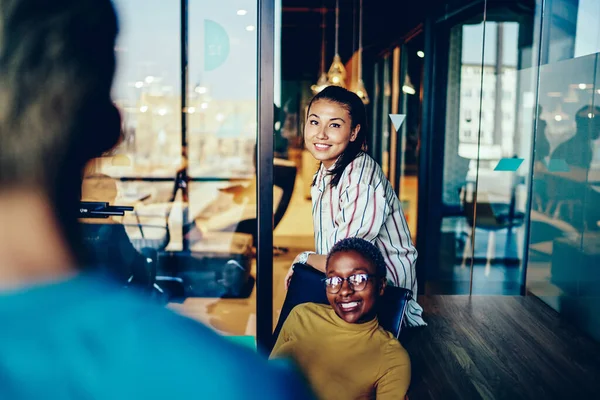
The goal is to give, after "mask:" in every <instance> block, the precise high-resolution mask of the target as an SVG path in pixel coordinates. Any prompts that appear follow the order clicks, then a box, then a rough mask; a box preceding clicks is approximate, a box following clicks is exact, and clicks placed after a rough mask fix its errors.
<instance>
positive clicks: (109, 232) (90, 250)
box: [80, 223, 157, 293]
mask: <svg viewBox="0 0 600 400" xmlns="http://www.w3.org/2000/svg"><path fill="white" fill-rule="evenodd" d="M80 227H81V232H82V238H83V244H84V247H85V249H86V252H87V256H88V257H89V262H90V263H91V264H93V265H95V266H96V267H97V268H100V269H102V270H103V272H105V273H108V274H109V275H110V276H112V277H113V278H115V279H116V280H117V281H118V282H120V283H122V284H123V285H124V286H125V287H132V288H135V289H137V290H140V291H142V292H146V293H151V292H152V288H153V285H154V282H155V279H156V261H157V255H156V252H154V251H153V250H152V249H149V248H140V249H136V248H135V246H134V245H133V244H132V242H131V241H130V240H129V237H128V235H127V233H126V231H125V227H124V226H123V225H122V224H118V223H82V224H80Z"/></svg>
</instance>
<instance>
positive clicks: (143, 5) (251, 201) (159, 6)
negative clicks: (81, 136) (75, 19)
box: [83, 0, 274, 342]
mask: <svg viewBox="0 0 600 400" xmlns="http://www.w3.org/2000/svg"><path fill="white" fill-rule="evenodd" d="M115 3H116V7H117V9H118V12H119V15H120V21H121V35H120V38H119V42H118V47H117V57H118V59H117V62H118V72H117V77H116V83H115V86H114V98H115V101H116V103H117V104H118V106H119V108H120V110H121V112H122V115H123V121H124V123H123V128H124V140H123V142H122V143H121V144H120V145H119V147H118V148H117V149H115V150H114V151H113V152H112V154H109V155H107V156H105V157H102V158H100V159H97V160H95V161H94V162H93V163H91V164H90V166H89V168H88V173H87V179H86V180H85V183H84V190H83V200H88V201H101V202H109V203H110V204H118V205H123V206H131V207H133V211H130V212H129V211H128V212H126V213H125V215H124V216H122V217H117V218H110V219H108V220H106V219H102V220H99V219H85V220H84V221H83V222H85V225H84V227H86V229H88V236H89V237H88V241H87V243H88V245H89V246H90V248H91V249H92V253H93V254H95V257H96V259H98V261H103V258H107V257H109V258H110V259H111V260H110V261H112V263H114V264H115V265H117V264H119V265H121V264H127V267H126V268H125V269H124V270H122V271H119V270H117V272H118V273H120V274H121V275H123V276H122V277H121V279H125V280H126V281H127V280H131V281H132V282H133V281H137V280H139V279H141V278H137V277H136V278H135V279H133V278H131V277H130V276H129V275H130V270H131V271H137V272H136V273H137V274H138V275H143V274H145V275H144V276H143V277H142V278H144V279H145V282H146V281H148V280H152V283H151V284H150V287H147V288H146V289H147V290H148V292H149V299H158V301H160V302H163V303H164V304H166V305H168V306H169V307H171V308H172V309H174V310H176V311H177V312H180V313H182V314H184V315H187V316H189V317H191V318H194V319H197V320H199V321H201V322H203V323H205V324H206V325H208V326H210V327H211V328H213V329H214V330H216V331H217V332H219V333H221V334H223V335H227V336H235V337H248V338H249V339H250V340H249V342H253V341H254V337H255V335H256V333H257V326H258V325H257V285H256V283H257V278H258V275H261V276H270V275H271V269H272V259H271V261H270V262H269V257H270V256H269V255H268V254H266V257H265V260H264V261H263V262H261V268H262V270H263V271H264V274H263V273H262V272H259V271H257V267H256V266H257V262H256V253H257V248H258V249H260V244H261V243H263V245H264V243H267V244H268V242H269V240H270V241H271V242H272V237H271V235H272V229H267V230H264V229H263V230H259V229H258V228H259V226H260V224H259V222H258V221H259V218H258V215H259V214H258V213H264V212H265V210H266V209H265V207H264V206H261V207H259V206H258V205H259V204H260V202H259V201H257V193H258V189H257V188H258V187H259V186H260V185H259V184H258V183H257V180H258V179H257V176H258V174H257V171H258V170H259V167H260V169H261V171H262V173H261V176H260V178H259V179H260V181H261V183H262V184H263V186H265V188H266V189H265V190H264V191H263V192H262V196H265V197H271V196H272V189H271V188H272V169H271V168H272V139H271V136H272V128H273V122H272V121H273V118H272V116H273V79H272V77H273V62H272V60H273V44H272V38H273V29H274V28H273V24H272V23H264V24H263V25H262V28H261V27H259V20H261V18H260V17H261V16H262V18H263V20H264V18H266V20H267V21H268V20H269V18H271V19H273V14H274V12H273V9H274V6H273V5H274V3H273V2H257V1H256V0H243V1H230V0H226V1H225V2H223V3H221V4H220V6H219V7H214V5H211V3H209V2H207V1H205V0H182V1H181V2H164V1H159V0H150V1H147V0H145V1H141V0H128V1H119V0H117V1H116V2H115ZM260 29H262V31H260ZM259 31H260V35H259ZM259 39H260V40H262V41H263V43H264V44H263V46H260V45H259ZM259 59H260V60H261V64H260V65H259ZM269 60H271V62H269ZM268 71H270V72H268ZM259 74H261V76H262V75H264V74H267V75H266V76H269V77H270V80H267V81H266V82H265V83H263V85H262V86H261V87H259V85H258V82H259ZM259 93H260V94H261V97H260V98H261V101H262V102H259V100H258V98H259V97H258V94H259ZM264 102H268V103H270V104H269V105H268V106H267V107H265V103H264ZM268 121H270V122H268ZM265 126H266V127H267V128H268V129H265ZM259 132H261V135H264V136H265V138H266V139H265V140H264V141H260V140H257V138H258V136H259ZM263 147H265V149H266V150H265V149H263ZM263 150H265V151H263ZM257 155H258V157H257ZM263 204H264V205H266V206H267V207H270V210H269V212H268V214H272V205H271V204H272V201H271V200H270V199H266V200H265V201H263ZM266 220H267V222H269V221H270V218H267V219H266ZM259 231H260V232H266V236H265V235H263V237H262V240H261V239H260V238H259ZM101 243H104V244H106V245H107V246H109V247H111V248H113V249H114V251H110V252H107V251H106V248H103V247H102V245H101ZM267 249H268V251H267V253H269V252H272V246H271V245H268V246H267ZM119 268H121V269H123V268H122V267H119ZM123 271H125V272H123ZM270 282H271V279H269V278H265V279H263V281H262V286H261V292H262V293H263V294H264V295H265V296H263V298H265V299H269V298H270V297H271V293H272V287H271V284H270ZM145 284H147V282H146V283H145ZM149 301H150V300H149ZM263 301H264V300H263ZM266 301H267V303H268V302H269V300H266ZM259 302H260V300H259ZM270 309H271V308H270V307H269V308H268V312H267V314H268V316H267V317H266V318H267V322H268V320H270V318H271V313H270ZM259 319H260V318H259ZM263 325H269V327H268V332H269V335H270V323H268V324H265V323H263ZM265 332H267V331H266V330H265ZM262 336H263V340H266V336H268V335H267V334H266V333H265V334H262Z"/></svg>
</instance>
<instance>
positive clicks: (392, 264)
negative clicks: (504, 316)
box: [311, 153, 426, 326]
mask: <svg viewBox="0 0 600 400" xmlns="http://www.w3.org/2000/svg"><path fill="white" fill-rule="evenodd" d="M332 178H333V176H332V175H329V174H327V169H326V168H325V167H324V166H323V164H321V167H320V168H319V170H318V171H317V173H316V179H315V185H313V187H312V188H311V195H312V215H313V224H314V230H315V252H316V253H317V254H328V253H329V250H330V249H331V248H332V247H333V245H334V244H335V243H337V242H338V241H339V240H341V239H344V238H347V237H360V238H363V239H365V240H368V241H370V242H371V243H374V244H375V245H376V246H377V247H378V248H379V250H380V251H381V253H382V254H383V257H384V259H385V262H386V266H387V278H388V281H390V282H391V283H392V284H393V285H395V286H400V287H403V288H407V289H410V290H412V292H413V295H414V296H415V297H416V295H417V277H416V275H415V265H416V260H417V250H416V249H415V247H414V246H413V244H412V241H411V238H410V232H409V230H408V225H407V223H406V219H405V217H404V213H403V212H402V206H401V205H400V200H399V199H398V196H396V193H394V190H393V189H392V186H391V184H390V182H389V181H388V179H387V178H386V176H385V175H384V174H383V171H382V170H381V167H380V166H379V165H378V164H377V163H376V162H375V160H373V159H372V158H371V157H370V156H368V155H367V154H364V153H360V154H359V155H358V156H356V158H355V159H354V160H353V161H352V162H351V163H350V164H348V166H347V167H346V168H345V169H344V172H343V173H342V176H341V179H340V181H339V183H338V185H337V186H336V187H333V188H332V187H331V185H330V183H331V179H332ZM422 313H423V308H422V307H421V306H420V305H419V304H418V303H417V302H416V301H415V300H411V301H410V302H409V303H408V307H407V311H406V322H407V324H408V325H409V326H421V325H426V324H425V321H423V318H422V317H421V315H422Z"/></svg>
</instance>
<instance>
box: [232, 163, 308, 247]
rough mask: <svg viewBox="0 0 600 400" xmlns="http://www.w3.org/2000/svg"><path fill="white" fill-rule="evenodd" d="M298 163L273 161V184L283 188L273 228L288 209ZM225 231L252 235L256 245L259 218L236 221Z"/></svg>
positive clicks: (274, 216)
mask: <svg viewBox="0 0 600 400" xmlns="http://www.w3.org/2000/svg"><path fill="white" fill-rule="evenodd" d="M296 173H297V168H296V164H295V163H294V162H292V161H289V160H284V159H281V158H276V159H275V160H274V161H273V186H277V187H279V188H280V189H281V190H282V194H281V198H280V199H279V202H278V203H277V204H276V208H275V211H274V212H273V229H275V228H276V227H277V225H279V223H280V222H281V220H282V219H283V216H284V215H285V212H286V211H287V209H288V207H289V205H290V201H291V199H292V194H293V193H294V185H295V183H296ZM224 230H225V231H234V232H238V233H246V234H250V235H252V242H253V246H254V247H256V245H257V240H258V235H257V230H258V225H257V219H256V218H251V219H245V220H241V221H239V222H237V221H236V223H235V224H234V225H231V226H229V227H228V228H226V229H224ZM275 250H279V251H281V252H283V253H285V252H287V249H285V248H278V249H275Z"/></svg>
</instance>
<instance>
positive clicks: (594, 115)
mask: <svg viewBox="0 0 600 400" xmlns="http://www.w3.org/2000/svg"><path fill="white" fill-rule="evenodd" d="M599 118H600V107H598V106H592V105H587V106H584V107H582V108H580V109H579V110H577V113H576V114H575V124H576V126H577V135H580V136H581V137H585V138H586V140H596V139H598V136H600V122H598V119H599Z"/></svg>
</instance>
